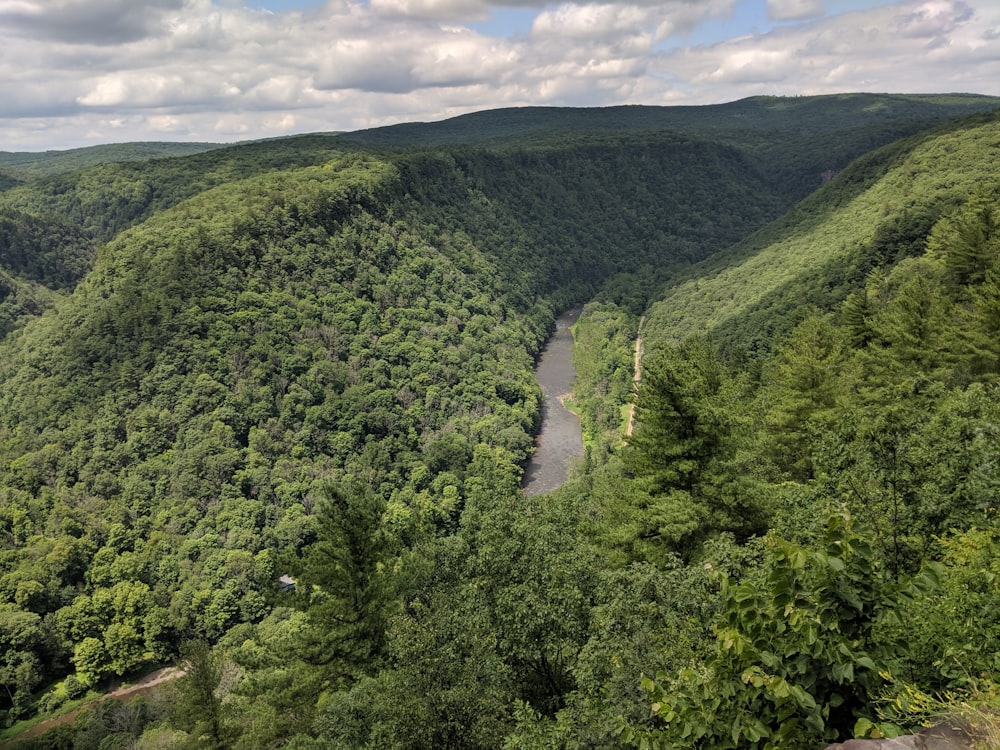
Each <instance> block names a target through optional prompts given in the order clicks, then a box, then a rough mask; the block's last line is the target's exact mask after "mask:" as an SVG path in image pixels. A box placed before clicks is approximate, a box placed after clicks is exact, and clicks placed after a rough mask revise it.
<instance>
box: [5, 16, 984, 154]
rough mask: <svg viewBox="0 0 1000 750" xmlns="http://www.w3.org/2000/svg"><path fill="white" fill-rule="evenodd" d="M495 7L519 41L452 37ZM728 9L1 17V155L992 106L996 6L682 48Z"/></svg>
mask: <svg viewBox="0 0 1000 750" xmlns="http://www.w3.org/2000/svg"><path fill="white" fill-rule="evenodd" d="M828 5H829V6H832V5H833V3H828ZM501 7H520V8H522V9H533V11H530V12H532V13H533V14H534V17H535V18H534V23H533V25H532V27H531V31H530V33H527V34H524V35H522V36H517V37H513V38H506V37H504V36H491V35H490V34H489V33H487V31H486V29H488V28H489V26H488V25H484V24H481V23H480V24H475V25H474V26H469V25H466V24H464V23H462V22H459V21H457V20H456V18H458V17H459V16H461V17H462V18H465V19H469V18H474V17H479V16H480V15H481V14H482V13H484V12H486V13H488V12H490V11H491V10H492V11H496V10H497V9H498V8H501ZM734 8H735V2H734V0H666V1H664V0H632V1H630V2H612V1H611V0H603V1H602V2H585V1H584V0H579V1H576V2H559V3H552V4H549V5H546V4H545V3H543V2H542V1H541V0H495V1H494V0H373V1H372V5H368V4H367V2H364V1H363V0H328V2H327V3H326V4H325V5H324V6H322V7H321V8H317V9H315V10H313V11H310V12H308V13H301V12H295V13H270V12H267V11H257V10H251V9H249V8H246V7H245V6H244V5H243V3H242V2H239V1H238V0H231V1H227V3H225V4H221V3H218V2H212V1H211V0H147V1H146V2H136V1H135V0H127V1H126V0H0V133H2V134H3V142H2V143H0V148H3V149H4V150H24V149H36V148H52V147H70V146H76V145H82V144H84V143H88V142H90V143H92V142H107V141H108V140H117V141H121V140H139V139H145V138H155V139H158V138H162V137H163V136H164V134H169V135H170V137H176V138H179V139H196V140H220V139H221V140H232V139H239V138H247V137H256V136H261V137H263V136H270V135H279V134H281V133H284V132H306V131H321V130H322V131H329V130H350V129H356V128H362V127H369V126H374V125H381V124H387V123H391V122H400V121H406V120H434V119H441V118H444V117H448V116H452V115H455V114H460V113H462V112H468V111H472V110H476V109H488V108H493V107H503V106H522V105H532V104H552V105H594V106H604V105H610V104H623V103H630V104H634V103H648V104H681V103H683V104H699V103H709V102H720V101H729V100H733V99H738V98H741V97H743V96H749V95H752V94H757V93H778V94H796V93H802V94H808V93H833V92H836V91H852V90H875V91H900V92H904V91H908V92H916V93H919V92H931V91H974V92H979V93H992V94H997V95H1000V44H997V39H998V38H1000V4H998V3H996V2H995V0H905V1H901V2H896V3H893V4H891V5H882V6H880V7H877V8H874V9H871V10H861V11H854V12H850V13H841V14H839V15H830V14H829V13H828V14H827V15H824V16H817V17H810V18H807V16H810V14H812V13H813V12H815V10H816V8H817V5H816V4H815V3H813V2H811V1H810V0H784V1H783V2H780V3H779V2H777V0H772V2H771V4H770V9H771V13H772V14H773V15H774V16H775V17H776V18H777V17H780V18H781V19H782V24H781V26H779V27H777V28H776V29H775V30H772V31H767V30H764V31H763V32H752V31H750V30H749V29H748V30H747V32H746V33H745V34H744V35H743V36H740V37H735V38H731V39H725V40H722V41H716V42H714V43H708V42H704V41H703V42H702V43H700V44H694V45H692V44H690V42H689V41H688V39H689V37H688V35H689V34H695V35H697V36H694V37H692V38H697V39H702V40H704V39H705V38H706V37H705V36H704V34H705V33H706V32H702V31H701V30H700V29H701V28H702V25H703V24H705V23H706V22H708V21H710V20H712V19H717V20H719V19H721V20H724V21H727V23H730V22H731V21H732V19H733V18H734V16H732V15H731V14H732V12H733V10H734ZM85 10H86V11H92V15H89V14H88V13H85ZM477 14H478V15H477ZM800 18H801V19H805V20H796V19H800ZM727 19H728V20H727ZM98 20H100V21H101V22H103V23H105V24H106V26H105V28H103V29H101V28H98V27H99V24H98Z"/></svg>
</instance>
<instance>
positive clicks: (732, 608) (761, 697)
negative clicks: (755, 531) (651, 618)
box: [622, 510, 936, 749]
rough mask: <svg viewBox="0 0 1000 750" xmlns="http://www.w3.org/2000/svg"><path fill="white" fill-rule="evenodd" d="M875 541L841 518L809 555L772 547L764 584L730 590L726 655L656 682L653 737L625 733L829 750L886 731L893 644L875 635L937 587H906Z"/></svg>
mask: <svg viewBox="0 0 1000 750" xmlns="http://www.w3.org/2000/svg"><path fill="white" fill-rule="evenodd" d="M870 536H871V535H870V534H867V533H865V530H864V529H863V528H861V527H860V526H859V525H858V524H856V523H855V522H854V520H853V519H852V517H851V516H850V514H849V513H848V512H847V511H846V510H839V511H836V512H831V513H830V514H829V517H828V519H827V523H826V527H825V530H824V532H823V534H822V538H821V539H819V540H818V541H817V543H816V544H814V545H812V546H811V547H810V548H808V549H807V548H804V547H801V546H799V545H796V544H792V543H790V542H787V541H784V540H782V539H779V538H777V537H774V536H771V537H769V538H768V539H767V553H766V559H765V562H764V568H765V575H766V578H765V580H764V583H763V585H761V583H760V581H759V580H753V581H751V580H747V581H744V582H742V583H736V582H734V581H732V580H731V579H724V580H723V581H722V600H723V607H722V612H721V614H720V615H719V617H718V619H717V620H716V623H715V632H716V635H717V641H716V647H715V650H714V651H713V652H712V654H711V655H710V656H709V657H708V658H707V659H706V660H705V661H704V663H702V664H700V665H697V666H692V667H688V668H686V669H683V670H681V671H680V672H679V673H678V674H676V675H674V676H673V677H669V676H667V675H663V674H661V675H658V676H657V678H656V679H655V680H652V679H646V680H644V682H643V687H644V688H645V689H646V691H647V692H648V694H649V698H650V700H651V704H652V712H653V714H654V716H655V717H656V718H657V719H658V720H659V722H660V725H659V726H657V727H656V728H654V729H652V730H638V729H635V728H634V727H628V726H626V727H624V728H623V731H622V738H623V739H624V740H625V741H626V742H629V743H634V744H636V745H638V746H639V747H641V748H651V749H652V748H688V747H703V748H761V749H765V748H788V747H801V748H808V747H822V746H823V744H824V743H825V742H830V741H834V740H838V739H845V738H847V737H850V736H853V730H854V727H855V724H856V723H857V721H858V720H859V719H860V718H866V719H868V720H869V721H871V722H873V723H874V722H875V721H876V717H875V715H874V705H873V700H874V696H876V695H877V694H878V692H879V691H880V689H881V687H882V684H883V677H882V676H881V674H880V673H881V672H882V669H881V665H882V664H883V663H886V662H888V661H891V659H892V656H893V653H894V651H895V648H894V643H892V642H887V641H881V642H879V641H877V640H876V639H875V638H874V637H873V634H874V627H875V624H876V622H878V621H879V619H880V618H892V617H894V616H895V610H896V609H897V608H898V606H899V603H900V601H901V600H903V599H911V598H913V597H916V596H922V595H924V594H925V593H926V592H927V591H929V590H930V589H931V588H933V586H934V585H935V581H936V570H935V569H933V568H928V569H926V570H925V571H924V572H922V573H921V574H920V575H918V576H916V577H914V578H913V579H911V580H909V581H907V582H905V583H899V582H897V581H895V580H893V579H892V577H891V576H890V575H889V574H888V572H887V571H886V570H885V569H884V567H883V566H881V565H880V564H879V555H878V553H877V550H876V549H875V547H874V545H873V544H872V543H871V541H870Z"/></svg>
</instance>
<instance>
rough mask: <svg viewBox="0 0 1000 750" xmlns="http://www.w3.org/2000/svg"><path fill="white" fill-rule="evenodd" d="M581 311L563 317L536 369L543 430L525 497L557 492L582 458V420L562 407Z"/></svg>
mask: <svg viewBox="0 0 1000 750" xmlns="http://www.w3.org/2000/svg"><path fill="white" fill-rule="evenodd" d="M580 312H581V308H579V307H576V308H573V309H572V310H568V311H567V312H565V313H563V314H562V315H561V316H560V317H559V319H558V320H557V321H556V332H555V333H553V334H552V336H551V337H550V338H549V340H548V341H547V342H546V343H545V348H544V349H542V353H541V355H540V356H539V358H538V365H537V366H536V367H535V378H536V379H537V380H538V385H540V386H541V388H542V397H543V398H542V427H541V431H540V432H539V433H538V437H536V438H535V453H534V455H533V456H532V457H531V460H530V461H529V462H528V467H527V469H525V472H524V481H523V482H522V484H521V486H522V487H523V488H524V492H525V494H528V495H541V494H542V493H544V492H552V490H555V489H558V488H559V487H560V486H561V485H562V484H563V483H564V482H565V481H566V476H567V474H568V472H569V467H570V465H571V464H572V463H573V461H574V459H578V458H581V457H582V456H583V433H582V431H581V429H580V418H579V417H577V416H576V414H574V413H573V412H571V411H570V410H569V409H567V408H566V407H565V406H563V399H564V398H566V397H567V396H569V395H570V393H571V392H572V388H573V379H574V377H575V375H576V373H575V371H574V370H573V332H572V331H571V330H570V328H571V326H572V325H573V324H574V323H575V322H576V319H577V318H578V317H580Z"/></svg>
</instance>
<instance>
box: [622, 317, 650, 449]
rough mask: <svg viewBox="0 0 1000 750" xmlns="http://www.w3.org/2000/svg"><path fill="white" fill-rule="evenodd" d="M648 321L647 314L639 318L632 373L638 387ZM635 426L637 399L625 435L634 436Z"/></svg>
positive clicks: (633, 403)
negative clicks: (645, 327) (643, 330)
mask: <svg viewBox="0 0 1000 750" xmlns="http://www.w3.org/2000/svg"><path fill="white" fill-rule="evenodd" d="M645 322H646V316H645V315H643V316H642V317H641V318H639V330H638V331H637V332H636V335H635V366H634V370H633V374H632V382H633V383H635V387H636V388H637V389H638V387H639V381H640V380H642V367H641V365H642V324H643V323H645ZM633 427H635V399H633V400H632V403H631V405H630V406H629V409H628V427H626V428H625V437H632V428H633Z"/></svg>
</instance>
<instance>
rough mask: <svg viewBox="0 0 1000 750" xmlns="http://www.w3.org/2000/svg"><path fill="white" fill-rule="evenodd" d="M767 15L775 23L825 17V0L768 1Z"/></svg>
mask: <svg viewBox="0 0 1000 750" xmlns="http://www.w3.org/2000/svg"><path fill="white" fill-rule="evenodd" d="M767 15H768V18H771V19H773V20H775V21H801V20H804V19H806V18H818V17H819V16H822V15H823V0H767Z"/></svg>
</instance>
